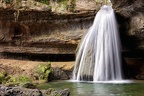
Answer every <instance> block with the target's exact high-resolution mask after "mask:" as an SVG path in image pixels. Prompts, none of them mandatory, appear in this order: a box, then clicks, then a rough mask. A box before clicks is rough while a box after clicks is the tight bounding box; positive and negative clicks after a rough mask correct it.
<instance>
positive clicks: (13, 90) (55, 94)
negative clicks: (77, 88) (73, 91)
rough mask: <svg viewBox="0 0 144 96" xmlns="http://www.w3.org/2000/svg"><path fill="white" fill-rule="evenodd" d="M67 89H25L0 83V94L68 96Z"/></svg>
mask: <svg viewBox="0 0 144 96" xmlns="http://www.w3.org/2000/svg"><path fill="white" fill-rule="evenodd" d="M69 95H70V91H69V89H64V90H59V91H57V90H54V89H47V90H38V89H26V88H21V87H5V86H3V85H0V96H69Z"/></svg>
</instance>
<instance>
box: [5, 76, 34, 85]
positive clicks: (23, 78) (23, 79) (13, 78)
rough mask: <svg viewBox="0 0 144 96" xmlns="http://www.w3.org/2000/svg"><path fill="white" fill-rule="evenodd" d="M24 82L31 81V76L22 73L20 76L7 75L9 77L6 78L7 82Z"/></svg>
mask: <svg viewBox="0 0 144 96" xmlns="http://www.w3.org/2000/svg"><path fill="white" fill-rule="evenodd" d="M26 82H32V80H31V78H29V77H27V76H25V75H22V76H9V79H8V80H7V83H14V84H16V83H26Z"/></svg>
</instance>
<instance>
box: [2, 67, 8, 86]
mask: <svg viewBox="0 0 144 96" xmlns="http://www.w3.org/2000/svg"><path fill="white" fill-rule="evenodd" d="M6 75H7V73H6V71H5V70H4V69H2V68H0V84H2V83H5V82H6V81H7V79H8V78H7V76H6Z"/></svg>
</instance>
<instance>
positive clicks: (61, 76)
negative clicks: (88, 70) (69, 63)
mask: <svg viewBox="0 0 144 96" xmlns="http://www.w3.org/2000/svg"><path fill="white" fill-rule="evenodd" d="M49 78H50V79H51V80H68V79H69V76H68V75H67V74H66V72H64V71H63V70H62V69H60V68H58V67H56V68H52V73H51V75H50V77H49Z"/></svg>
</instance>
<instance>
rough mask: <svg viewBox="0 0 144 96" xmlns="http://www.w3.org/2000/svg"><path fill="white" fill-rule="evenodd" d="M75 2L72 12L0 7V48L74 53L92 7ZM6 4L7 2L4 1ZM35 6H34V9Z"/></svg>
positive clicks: (7, 50) (46, 52)
mask: <svg viewBox="0 0 144 96" xmlns="http://www.w3.org/2000/svg"><path fill="white" fill-rule="evenodd" d="M76 4H77V9H76V10H75V12H65V13H57V11H56V12H53V11H52V10H44V9H41V10H37V8H35V7H31V6H30V7H28V8H29V9H27V10H26V9H23V7H22V8H21V7H20V9H16V8H15V7H14V8H12V7H2V8H1V9H0V12H1V14H0V17H1V18H0V33H1V34H0V45H1V47H0V52H5V53H30V54H74V53H75V49H76V46H77V44H78V43H79V41H80V39H81V37H82V36H83V34H84V32H86V30H87V29H88V28H89V27H90V26H91V24H92V20H93V18H94V15H95V13H96V9H95V8H93V7H94V6H92V8H93V9H91V10H90V8H91V7H90V8H89V9H84V8H82V7H81V6H80V5H79V2H77V3H76ZM7 6H8V5H7ZM34 8H35V9H34Z"/></svg>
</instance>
